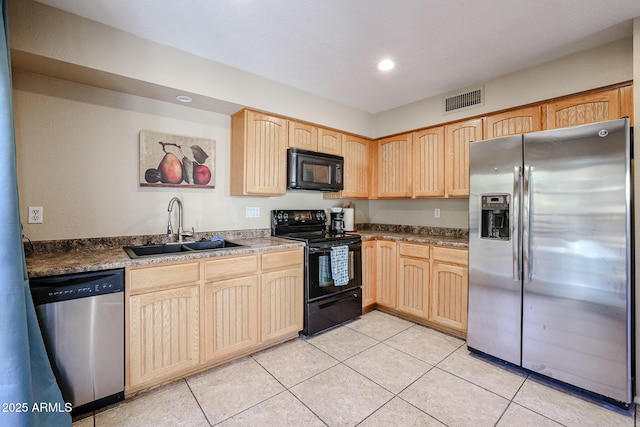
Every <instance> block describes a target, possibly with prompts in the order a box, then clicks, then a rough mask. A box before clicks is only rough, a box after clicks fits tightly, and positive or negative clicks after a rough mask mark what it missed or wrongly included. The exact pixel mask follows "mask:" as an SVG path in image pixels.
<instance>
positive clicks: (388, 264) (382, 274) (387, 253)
mask: <svg viewBox="0 0 640 427" xmlns="http://www.w3.org/2000/svg"><path fill="white" fill-rule="evenodd" d="M397 252H398V251H397V249H396V242H395V241H394V240H376V303H377V304H378V305H382V306H385V307H389V308H396V304H397V301H396V300H397V296H398V287H397V286H398V285H397V280H398V278H397V276H398V264H397V262H398V260H397Z"/></svg>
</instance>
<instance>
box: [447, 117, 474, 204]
mask: <svg viewBox="0 0 640 427" xmlns="http://www.w3.org/2000/svg"><path fill="white" fill-rule="evenodd" d="M481 139H482V119H474V120H467V121H464V122H459V123H454V124H452V125H448V126H446V127H445V146H446V150H447V163H446V166H445V167H446V178H445V187H446V196H447V197H469V142H472V141H480V140H481Z"/></svg>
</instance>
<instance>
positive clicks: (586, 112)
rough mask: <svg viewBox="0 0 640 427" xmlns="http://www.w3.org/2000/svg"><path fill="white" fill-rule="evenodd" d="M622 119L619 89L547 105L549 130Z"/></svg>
mask: <svg viewBox="0 0 640 427" xmlns="http://www.w3.org/2000/svg"><path fill="white" fill-rule="evenodd" d="M619 118H620V94H619V91H618V89H614V90H610V91H606V92H599V93H593V94H590V95H584V96H577V97H573V98H568V99H563V100H561V101H557V102H551V103H548V104H547V129H555V128H562V127H567V126H576V125H583V124H587V123H593V122H600V121H603V120H615V119H619Z"/></svg>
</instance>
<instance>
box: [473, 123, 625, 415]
mask: <svg viewBox="0 0 640 427" xmlns="http://www.w3.org/2000/svg"><path fill="white" fill-rule="evenodd" d="M469 156H470V159H469V162H470V195H469V315H468V333H467V344H468V347H469V348H470V349H472V350H477V351H480V352H483V353H486V354H489V355H491V356H495V357H497V358H499V359H502V360H505V361H508V362H511V363H513V364H516V365H519V366H522V367H524V368H526V369H528V370H531V371H534V372H537V373H540V374H542V375H545V376H548V377H551V378H554V379H557V380H559V381H562V382H565V383H568V384H572V385H574V386H577V387H580V388H582V389H586V390H589V391H592V392H595V393H597V394H600V395H603V396H605V397H608V398H610V399H613V400H614V401H617V402H622V403H630V402H631V378H632V376H631V333H630V325H631V313H632V307H631V303H632V302H631V301H632V300H631V283H632V276H631V175H630V130H629V123H628V119H621V120H614V121H608V122H600V123H596V124H590V125H583V126H577V127H572V128H564V129H558V130H551V131H543V132H535V133H529V134H524V135H518V136H508V137H503V138H496V139H492V140H486V141H478V142H474V143H471V144H470V150H469Z"/></svg>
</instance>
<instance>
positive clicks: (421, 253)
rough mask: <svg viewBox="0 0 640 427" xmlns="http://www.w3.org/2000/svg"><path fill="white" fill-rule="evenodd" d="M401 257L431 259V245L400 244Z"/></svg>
mask: <svg viewBox="0 0 640 427" xmlns="http://www.w3.org/2000/svg"><path fill="white" fill-rule="evenodd" d="M399 248H400V256H410V257H414V258H422V259H429V245H425V244H420V243H407V242H400V244H399Z"/></svg>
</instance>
